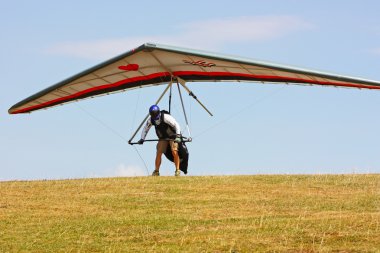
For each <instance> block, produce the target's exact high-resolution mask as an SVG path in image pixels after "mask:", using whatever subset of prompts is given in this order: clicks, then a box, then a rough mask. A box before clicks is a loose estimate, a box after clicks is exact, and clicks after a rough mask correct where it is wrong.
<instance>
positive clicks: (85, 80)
mask: <svg viewBox="0 0 380 253" xmlns="http://www.w3.org/2000/svg"><path fill="white" fill-rule="evenodd" d="M173 79H176V80H177V81H178V80H180V82H181V83H183V84H184V83H185V82H218V81H229V82H231V81H238V82H239V81H244V82H263V83H291V84H299V85H321V86H335V87H350V88H359V89H380V82H379V81H372V80H365V79H361V78H355V77H349V76H342V75H336V74H330V73H324V72H319V71H313V70H307V69H301V68H294V67H289V66H283V65H277V64H272V63H266V62H261V61H254V60H251V59H246V58H238V57H232V56H226V55H222V54H216V53H209V52H204V51H198V50H191V49H184V48H178V47H172V46H165V45H159V44H152V43H146V44H144V45H141V46H140V47H138V48H136V49H133V50H131V51H129V52H126V53H124V54H122V55H119V56H117V57H115V58H112V59H110V60H108V61H106V62H103V63H101V64H99V65H97V66H94V67H92V68H90V69H88V70H85V71H83V72H81V73H79V74H77V75H75V76H73V77H70V78H68V79H66V80H63V81H62V82H59V83H57V84H55V85H53V86H51V87H49V88H47V89H44V90H42V91H40V92H38V93H36V94H34V95H32V96H30V97H28V98H26V99H24V100H22V101H20V102H19V103H17V104H15V105H14V106H12V107H11V108H10V109H9V111H8V112H9V113H10V114H18V113H28V112H32V111H36V110H40V109H45V108H48V107H52V106H56V105H60V104H64V103H68V102H72V101H77V100H80V99H84V98H89V97H94V96H98V95H105V94H109V93H113V92H119V91H123V90H128V89H133V88H139V87H146V86H151V85H160V84H164V83H169V82H172V81H173Z"/></svg>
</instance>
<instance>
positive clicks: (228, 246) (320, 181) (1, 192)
mask: <svg viewBox="0 0 380 253" xmlns="http://www.w3.org/2000/svg"><path fill="white" fill-rule="evenodd" d="M379 191H380V175H318V176H297V175H291V176H288V175H275V176H269V175H268V176H267V175H265V176H262V175H259V176H221V177H180V178H175V177H158V178H153V177H139V178H106V179H82V180H61V181H31V182H29V181H26V182H0V251H1V252H7V251H10V252H16V251H17V252H19V251H24V252H70V251H75V252H121V251H123V252H125V251H128V252H178V251H181V252H201V251H203V252H252V251H297V252H299V251H307V252H312V251H318V252H320V251H336V250H340V251H347V252H351V251H366V252H379V250H380V244H379V242H380V225H379V223H380V192H379Z"/></svg>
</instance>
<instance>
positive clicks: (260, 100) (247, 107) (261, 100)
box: [193, 86, 286, 139]
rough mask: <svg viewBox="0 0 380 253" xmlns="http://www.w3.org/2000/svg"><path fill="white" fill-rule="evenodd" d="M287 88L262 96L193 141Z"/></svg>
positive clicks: (195, 136)
mask: <svg viewBox="0 0 380 253" xmlns="http://www.w3.org/2000/svg"><path fill="white" fill-rule="evenodd" d="M285 87H286V86H282V87H280V88H278V89H276V90H274V91H272V92H270V93H268V94H266V95H265V96H262V97H260V98H258V99H257V100H255V101H253V102H252V103H250V104H248V105H247V106H245V107H243V108H242V109H240V110H239V111H237V112H234V113H233V114H231V115H229V116H228V117H226V118H224V119H222V120H221V121H219V122H217V123H215V124H214V125H212V126H211V127H209V128H206V129H205V130H203V131H201V132H200V133H198V134H196V135H194V137H193V139H195V138H198V137H199V136H201V135H203V134H204V133H206V132H208V131H210V130H211V129H214V128H216V127H218V126H220V125H222V124H224V123H226V122H227V121H229V120H231V119H233V118H235V117H237V116H238V115H239V114H241V113H243V112H244V111H246V110H247V109H249V108H250V107H252V106H254V105H257V104H259V103H261V102H263V101H264V100H266V99H268V98H270V97H273V96H274V95H277V94H278V93H280V91H282V90H283V89H284V88H285Z"/></svg>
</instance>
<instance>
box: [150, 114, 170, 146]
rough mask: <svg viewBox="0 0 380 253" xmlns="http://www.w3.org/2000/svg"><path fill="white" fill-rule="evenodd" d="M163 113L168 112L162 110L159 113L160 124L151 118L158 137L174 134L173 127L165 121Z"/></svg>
mask: <svg viewBox="0 0 380 253" xmlns="http://www.w3.org/2000/svg"><path fill="white" fill-rule="evenodd" d="M165 114H169V112H168V111H166V110H162V111H161V113H160V124H158V125H157V124H156V122H155V120H153V119H151V123H152V125H153V126H154V128H155V130H156V134H157V136H158V138H159V139H169V138H171V137H173V135H175V134H176V132H175V129H174V127H172V126H170V125H168V124H167V123H165V121H164V118H165ZM169 115H170V114H169Z"/></svg>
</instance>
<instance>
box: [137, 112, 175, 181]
mask: <svg viewBox="0 0 380 253" xmlns="http://www.w3.org/2000/svg"><path fill="white" fill-rule="evenodd" d="M149 115H150V117H149V118H148V120H147V121H146V124H145V127H144V129H143V131H142V133H141V139H140V140H139V141H138V144H143V143H144V141H145V137H146V135H147V134H148V132H149V129H150V128H151V127H152V126H154V127H155V129H156V134H157V137H158V139H159V141H158V143H157V153H156V161H155V170H154V171H153V173H152V176H159V175H160V166H161V157H162V154H163V153H165V151H166V149H167V147H168V145H170V148H171V151H172V154H173V160H174V165H175V174H174V175H175V176H179V175H180V174H181V172H180V170H179V164H180V159H179V155H178V144H179V143H180V142H181V128H180V126H179V124H178V123H177V121H176V120H175V119H174V118H173V116H171V115H170V114H169V113H168V112H166V111H164V110H163V111H160V108H159V107H158V106H157V105H152V106H151V107H150V108H149Z"/></svg>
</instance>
